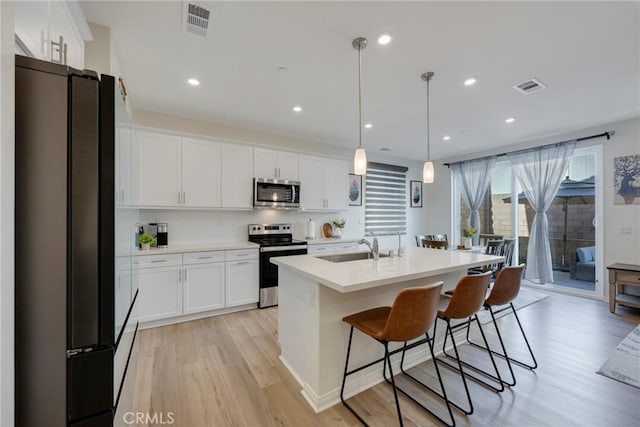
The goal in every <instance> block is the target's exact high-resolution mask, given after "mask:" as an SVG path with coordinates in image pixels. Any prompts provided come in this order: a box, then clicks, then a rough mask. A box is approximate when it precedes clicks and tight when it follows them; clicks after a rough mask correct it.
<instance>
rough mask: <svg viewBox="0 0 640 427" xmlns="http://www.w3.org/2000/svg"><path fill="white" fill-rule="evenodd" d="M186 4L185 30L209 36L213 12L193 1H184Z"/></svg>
mask: <svg viewBox="0 0 640 427" xmlns="http://www.w3.org/2000/svg"><path fill="white" fill-rule="evenodd" d="M183 5H184V21H183V24H184V31H185V32H187V33H192V34H196V35H198V36H202V37H207V29H208V28H209V16H210V15H211V12H210V11H209V10H208V9H205V8H204V7H202V6H199V5H197V4H195V3H193V2H189V1H186V2H183Z"/></svg>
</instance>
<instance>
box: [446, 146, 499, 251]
mask: <svg viewBox="0 0 640 427" xmlns="http://www.w3.org/2000/svg"><path fill="white" fill-rule="evenodd" d="M495 165H496V157H495V156H493V157H487V158H484V159H478V160H472V161H469V162H460V163H453V164H452V165H451V173H453V176H454V177H455V179H456V181H457V183H458V186H459V187H460V190H461V193H462V198H463V199H464V201H465V202H466V203H467V205H469V208H470V209H471V215H469V220H468V224H469V225H470V226H471V227H473V228H475V229H476V230H478V232H477V233H476V235H475V236H473V244H474V245H477V244H478V241H479V239H480V213H479V212H478V209H480V205H482V200H483V199H484V195H485V193H486V192H487V187H488V186H489V180H490V179H491V171H493V168H494V166H495Z"/></svg>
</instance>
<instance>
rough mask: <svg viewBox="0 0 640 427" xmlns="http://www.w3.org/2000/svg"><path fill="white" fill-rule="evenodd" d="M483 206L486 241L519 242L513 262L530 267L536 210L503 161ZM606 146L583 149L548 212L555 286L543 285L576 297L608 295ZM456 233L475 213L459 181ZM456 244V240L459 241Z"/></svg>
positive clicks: (455, 202) (577, 152)
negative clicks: (604, 209)
mask: <svg viewBox="0 0 640 427" xmlns="http://www.w3.org/2000/svg"><path fill="white" fill-rule="evenodd" d="M499 160H500V161H498V162H497V163H496V167H495V169H494V170H493V172H492V174H491V184H490V186H489V188H488V190H487V193H486V195H485V198H484V202H483V205H482V207H481V208H480V211H479V213H480V224H481V226H480V241H481V243H485V242H486V241H487V240H490V239H497V240H502V239H505V240H506V239H516V248H515V253H514V256H513V259H512V262H511V263H512V264H513V265H517V264H519V263H526V261H527V246H528V243H529V232H530V230H531V226H532V223H533V217H534V215H535V211H534V210H533V208H532V207H531V205H530V204H529V201H528V200H527V198H526V197H525V196H524V193H522V192H521V190H520V188H519V185H518V183H517V179H516V177H515V176H514V175H515V174H514V173H513V170H512V167H511V163H510V162H509V161H508V160H502V159H499ZM601 167H602V147H600V146H594V147H586V148H577V149H576V150H575V153H574V155H573V158H572V160H571V163H570V165H569V168H568V170H567V173H566V178H565V180H564V181H563V182H562V185H561V186H560V189H559V190H558V193H557V195H556V197H555V198H554V201H553V204H552V206H551V208H550V209H549V210H548V211H547V217H548V223H549V237H548V238H549V244H550V246H551V258H552V263H553V276H554V279H553V282H552V283H545V284H542V285H544V286H547V287H550V288H556V289H563V290H566V291H568V292H572V293H582V294H585V293H590V294H595V295H597V296H602V295H603V287H602V286H603V274H602V271H603V265H602V249H601V244H600V242H602V233H601V227H599V224H598V218H601V217H602V200H601V199H602V197H601V194H602V193H601V190H602V182H601V181H602V173H601ZM453 190H454V198H453V203H452V208H453V209H452V211H453V215H454V218H453V219H454V220H453V221H452V224H454V228H455V229H454V230H451V231H452V235H453V236H455V237H454V238H455V239H456V240H457V241H459V239H460V230H461V229H462V227H464V226H465V225H467V221H468V218H469V214H470V209H469V207H468V206H467V205H466V203H465V202H464V200H463V198H462V197H461V194H460V191H459V189H458V188H457V184H456V183H455V182H454V183H453ZM456 240H454V241H456Z"/></svg>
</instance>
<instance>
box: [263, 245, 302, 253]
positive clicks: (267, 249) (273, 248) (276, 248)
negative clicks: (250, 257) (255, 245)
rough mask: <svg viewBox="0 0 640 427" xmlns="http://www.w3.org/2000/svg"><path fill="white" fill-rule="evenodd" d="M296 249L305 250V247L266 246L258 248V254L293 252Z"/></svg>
mask: <svg viewBox="0 0 640 427" xmlns="http://www.w3.org/2000/svg"><path fill="white" fill-rule="evenodd" d="M297 249H307V245H297V246H267V247H264V248H260V252H284V251H293V250H297Z"/></svg>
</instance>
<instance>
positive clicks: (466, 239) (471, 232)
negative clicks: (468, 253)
mask: <svg viewBox="0 0 640 427" xmlns="http://www.w3.org/2000/svg"><path fill="white" fill-rule="evenodd" d="M477 232H478V230H476V229H475V228H474V227H471V226H470V225H467V226H466V227H464V228H463V229H462V236H463V237H462V246H464V248H465V249H469V248H471V239H472V238H473V236H475V235H476V233H477Z"/></svg>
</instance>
